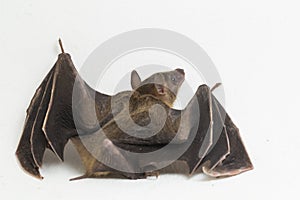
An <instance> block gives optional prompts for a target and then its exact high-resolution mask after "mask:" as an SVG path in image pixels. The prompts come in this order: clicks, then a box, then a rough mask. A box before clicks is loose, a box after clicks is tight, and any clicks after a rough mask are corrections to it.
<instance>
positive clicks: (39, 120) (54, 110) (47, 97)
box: [16, 53, 110, 178]
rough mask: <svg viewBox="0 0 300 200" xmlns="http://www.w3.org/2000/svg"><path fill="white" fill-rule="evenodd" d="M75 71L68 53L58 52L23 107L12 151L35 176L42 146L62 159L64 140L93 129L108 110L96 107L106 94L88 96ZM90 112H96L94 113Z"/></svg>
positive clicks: (104, 98)
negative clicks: (19, 133)
mask: <svg viewBox="0 0 300 200" xmlns="http://www.w3.org/2000/svg"><path fill="white" fill-rule="evenodd" d="M77 75H78V73H77V71H76V69H75V67H74V65H73V63H72V60H71V57H70V55H69V54H66V53H61V54H60V55H59V57H58V60H57V61H56V63H55V65H54V67H53V68H52V69H51V70H50V72H49V73H48V74H47V76H46V77H45V79H44V80H43V81H42V83H41V85H40V86H39V87H38V89H37V90H36V92H35V94H34V96H33V98H32V100H31V103H30V105H29V108H28V109H27V116H26V120H25V125H24V129H23V133H22V136H21V139H20V142H19V145H18V147H17V151H16V155H17V158H18V160H19V161H20V164H21V166H22V167H23V168H24V169H25V171H27V172H29V173H30V174H31V175H34V176H36V177H38V178H42V177H41V175H40V173H39V167H40V166H41V165H42V159H43V155H44V152H45V149H46V148H49V149H51V150H52V151H53V152H54V153H55V154H56V155H57V156H58V157H59V158H60V159H61V160H63V151H64V147H65V145H66V143H67V142H68V140H69V139H70V138H71V137H73V136H76V135H78V131H79V132H80V133H82V134H85V133H90V132H94V131H95V130H97V129H98V127H99V121H101V120H103V119H104V118H105V115H106V113H107V112H108V111H107V112H106V111H105V110H101V112H99V109H102V108H103V107H105V106H104V105H103V104H106V103H107V102H108V101H109V98H110V96H107V95H104V94H101V93H95V94H94V95H95V97H94V98H92V97H93V92H94V91H93V90H92V89H91V88H89V87H88V86H87V84H86V83H85V82H84V81H83V80H82V79H81V78H80V76H77ZM74 88H75V89H76V90H74ZM95 101H98V102H97V106H95ZM106 107H108V106H106ZM93 111H94V112H93ZM94 113H100V114H99V115H97V117H95V114H94ZM75 116H76V117H75ZM75 123H76V127H77V128H78V127H79V129H78V130H76V128H75Z"/></svg>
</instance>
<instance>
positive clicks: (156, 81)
mask: <svg viewBox="0 0 300 200" xmlns="http://www.w3.org/2000/svg"><path fill="white" fill-rule="evenodd" d="M184 76H185V74H184V70H183V69H179V68H178V69H175V70H172V71H167V72H159V73H155V74H153V75H151V76H150V77H148V78H147V79H145V80H144V81H141V78H140V76H139V74H138V73H137V72H136V71H135V70H133V71H132V72H131V87H132V89H133V90H136V91H138V92H139V93H141V94H151V95H153V96H155V97H156V98H159V99H160V100H162V101H163V102H165V103H166V104H167V105H169V106H170V107H171V106H172V105H173V103H174V101H175V99H176V95H177V93H178V90H179V88H180V86H181V85H182V83H183V81H184Z"/></svg>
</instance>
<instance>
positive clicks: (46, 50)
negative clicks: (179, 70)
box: [0, 0, 300, 200]
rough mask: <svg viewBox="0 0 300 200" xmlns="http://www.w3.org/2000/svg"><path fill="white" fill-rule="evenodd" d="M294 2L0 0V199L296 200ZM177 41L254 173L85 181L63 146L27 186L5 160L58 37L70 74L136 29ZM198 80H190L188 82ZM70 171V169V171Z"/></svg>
mask: <svg viewBox="0 0 300 200" xmlns="http://www.w3.org/2000/svg"><path fill="white" fill-rule="evenodd" d="M298 2H299V1H296V0H295V1H289V0H285V1H276V0H272V1H271V0H270V1H266V0H265V1H263V0H251V1H242V0H227V1H222V0H220V1H216V0H210V1H200V0H197V1H189V0H185V1H176V0H168V1H166V0H165V1H162V0H151V1H141V0H130V1H125V0H124V1H113V0H109V1H81V3H78V2H75V1H58V0H57V1H56V0H52V1H48V2H46V1H38V0H35V1H34V0H27V1H11V0H7V1H5V0H0V58H1V59H0V62H1V64H0V66H1V73H0V74H1V75H0V76H1V77H0V81H1V84H0V87H1V104H0V105H1V115H0V127H1V130H0V158H1V165H0V197H1V199H3V197H5V198H14V199H16V198H17V197H18V198H26V199H27V198H28V199H29V198H30V199H41V200H46V199H54V198H55V199H66V198H69V199H83V198H85V199H91V198H92V199H98V198H99V199H119V198H123V199H152V200H153V199H158V198H162V199H163V198H165V199H166V198H176V199H182V198H185V199H217V198H222V199H224V198H225V199H229V198H230V199H232V200H233V199H254V198H268V199H269V198H280V199H282V198H285V199H297V197H298V196H299V195H298V194H297V189H298V188H299V184H298V181H299V178H300V177H299V170H298V168H299V164H300V161H299V153H300V148H299V146H300V136H299V134H300V133H299V128H298V125H299V122H298V119H299V116H298V114H299V111H300V110H299V106H298V103H299V101H300V95H299V88H298V87H297V86H298V85H299V83H298V82H299V78H298V77H299V68H300V66H299V64H300V61H299V55H300V53H299V50H300V28H299V27H300V26H299V25H300V23H299V22H300V21H299V19H300V12H299V9H300V5H299V3H298ZM153 27H154V28H163V29H169V30H173V31H176V32H179V33H182V34H184V35H186V36H188V37H189V38H191V39H192V40H194V41H195V42H197V43H198V44H199V45H201V47H203V48H204V49H205V51H206V52H207V53H208V55H209V56H210V57H211V58H212V60H213V62H214V63H215V65H216V66H217V68H218V70H219V73H220V75H221V77H222V80H223V85H224V88H225V92H226V102H227V103H226V108H227V111H228V112H229V114H230V115H231V116H232V118H233V120H234V122H235V123H236V124H237V125H238V127H239V128H240V131H241V135H242V138H243V141H244V142H245V145H246V147H247V149H248V152H249V154H250V156H251V158H252V161H253V164H254V167H255V169H254V170H253V171H250V172H246V173H244V174H241V175H239V176H235V177H231V178H225V179H217V180H214V179H207V178H206V177H205V176H203V175H197V176H195V177H191V178H188V177H185V176H182V175H163V176H160V177H159V178H158V179H154V180H136V181H133V180H118V179H117V180H111V179H86V180H82V181H75V182H69V181H68V179H69V178H72V177H75V176H78V175H80V174H82V173H83V168H82V166H81V165H80V162H79V159H78V158H77V156H76V153H75V152H74V149H73V147H72V145H68V147H67V150H66V155H65V157H66V161H65V162H64V163H60V162H59V161H58V160H57V159H55V158H54V156H53V155H51V154H49V153H47V155H46V158H45V162H44V166H43V169H42V171H41V172H42V174H43V175H44V177H45V179H44V180H43V181H40V180H36V179H34V178H32V177H30V176H28V175H27V174H26V173H24V172H23V170H21V168H20V166H19V165H18V162H17V160H16V158H15V155H14V152H15V150H16V147H17V143H18V141H19V137H20V134H21V130H22V126H23V122H24V119H25V110H26V108H27V106H28V105H29V102H30V99H31V98H32V95H33V93H34V91H35V89H36V88H37V86H38V85H39V83H40V82H41V80H42V79H43V77H44V76H45V74H46V73H47V71H48V70H49V69H50V67H52V65H53V64H54V62H55V60H56V58H57V54H58V53H59V48H58V45H57V39H58V37H61V38H63V41H64V45H65V49H66V51H68V52H69V53H70V54H71V55H72V58H73V61H74V63H75V65H76V66H77V68H80V66H81V65H82V64H83V62H84V61H85V59H86V58H87V56H88V55H89V54H90V53H91V52H92V51H93V50H94V49H95V48H96V47H97V46H98V45H99V44H101V43H102V42H104V41H105V40H107V39H109V38H111V37H112V36H114V35H117V34H120V33H122V32H125V31H130V30H133V29H138V28H153ZM195 81H197V80H195ZM76 166H79V167H76Z"/></svg>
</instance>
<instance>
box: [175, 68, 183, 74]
mask: <svg viewBox="0 0 300 200" xmlns="http://www.w3.org/2000/svg"><path fill="white" fill-rule="evenodd" d="M175 70H176V71H177V72H179V73H180V74H182V75H184V70H183V69H180V68H177V69H175Z"/></svg>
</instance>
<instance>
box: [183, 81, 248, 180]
mask: <svg viewBox="0 0 300 200" xmlns="http://www.w3.org/2000/svg"><path fill="white" fill-rule="evenodd" d="M199 94H202V97H201V96H199ZM196 96H197V97H198V104H199V109H200V111H201V112H200V118H199V122H198V130H197V132H196V136H195V139H194V140H193V142H192V143H191V146H190V147H189V148H188V150H187V151H186V152H185V153H184V154H183V156H182V157H181V158H180V160H184V161H186V162H187V165H188V167H189V169H190V174H192V173H193V172H195V171H196V170H197V169H198V168H199V166H202V167H201V169H202V171H203V172H204V173H205V174H207V175H209V176H212V177H222V176H232V175H236V174H239V173H242V172H245V171H248V170H251V169H253V165H252V163H251V161H250V158H249V156H248V153H247V151H246V148H245V146H244V144H243V142H242V139H241V136H240V133H239V130H238V128H237V127H236V126H235V125H234V123H233V122H232V120H231V119H230V117H229V115H228V114H227V113H226V111H225V109H224V108H223V107H222V105H221V104H220V103H219V102H218V100H217V99H216V97H215V96H214V95H213V94H212V93H211V91H210V90H209V88H208V87H207V86H202V87H199V89H198V91H197V94H196ZM189 112H191V111H189ZM203 115H204V117H202V116H203Z"/></svg>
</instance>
